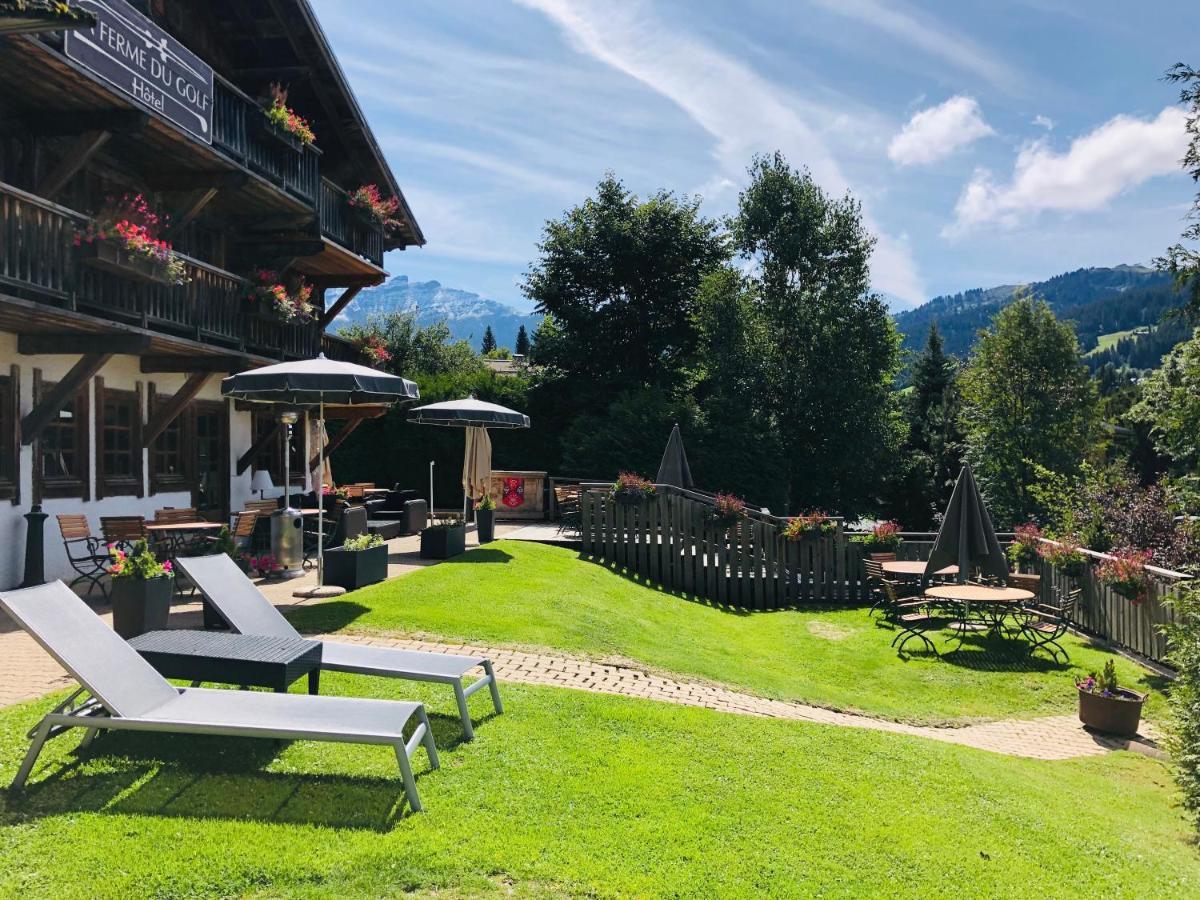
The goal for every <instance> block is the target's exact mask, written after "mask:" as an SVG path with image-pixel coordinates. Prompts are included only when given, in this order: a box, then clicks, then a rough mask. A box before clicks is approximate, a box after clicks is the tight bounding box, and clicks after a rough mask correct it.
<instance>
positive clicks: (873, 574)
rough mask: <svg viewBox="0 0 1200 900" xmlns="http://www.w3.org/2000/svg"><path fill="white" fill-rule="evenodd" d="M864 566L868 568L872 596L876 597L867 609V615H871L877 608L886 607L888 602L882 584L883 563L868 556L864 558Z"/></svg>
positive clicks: (868, 583)
mask: <svg viewBox="0 0 1200 900" xmlns="http://www.w3.org/2000/svg"><path fill="white" fill-rule="evenodd" d="M863 568H865V569H866V570H867V587H868V589H869V590H870V591H871V596H873V597H874V598H875V599H874V600H873V601H872V603H871V608H870V609H868V610H867V615H870V614H871V613H873V612H875V610H877V609H884V607H885V604H886V603H887V599H886V598H885V597H884V593H883V587H882V584H881V582H882V581H883V563H881V562H878V561H876V560H874V559H869V558H868V559H864V560H863Z"/></svg>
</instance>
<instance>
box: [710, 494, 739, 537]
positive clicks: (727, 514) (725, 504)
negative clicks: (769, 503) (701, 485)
mask: <svg viewBox="0 0 1200 900" xmlns="http://www.w3.org/2000/svg"><path fill="white" fill-rule="evenodd" d="M744 518H746V501H745V500H743V499H742V498H741V497H737V496H734V495H733V494H717V495H716V496H715V497H713V505H712V509H710V510H709V511H708V520H709V521H710V522H712V523H713V524H714V525H715V526H717V528H719V529H721V530H723V531H728V530H729V529H730V528H733V527H734V526H735V525H737V524H738V522H740V521H742V519H744Z"/></svg>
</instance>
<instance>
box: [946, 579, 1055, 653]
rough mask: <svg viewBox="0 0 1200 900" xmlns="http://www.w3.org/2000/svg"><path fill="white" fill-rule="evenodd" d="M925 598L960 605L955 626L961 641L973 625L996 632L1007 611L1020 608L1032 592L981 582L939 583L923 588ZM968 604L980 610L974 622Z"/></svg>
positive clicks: (1027, 600) (1030, 596)
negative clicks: (978, 617)
mask: <svg viewBox="0 0 1200 900" xmlns="http://www.w3.org/2000/svg"><path fill="white" fill-rule="evenodd" d="M925 597H926V598H927V599H929V600H942V601H945V602H948V603H954V604H957V605H958V606H961V607H962V617H961V618H960V619H959V621H958V622H957V623H956V626H957V627H956V628H955V632H956V636H957V637H958V642H959V643H960V644H961V643H962V639H963V635H964V634H965V633H966V632H967V631H970V630H971V629H972V627H973V626H982V627H983V628H984V629H986V630H987V631H988V633H989V634H990V633H993V632H997V631H1000V630H1001V628H1002V627H1003V625H1004V617H1005V616H1006V615H1008V614H1009V611H1010V610H1014V609H1020V607H1021V604H1023V603H1028V602H1029V601H1030V600H1032V599H1033V598H1034V594H1033V591H1026V590H1024V589H1022V588H1012V587H988V586H987V585H983V584H940V585H937V586H936V587H931V588H926V589H925ZM972 607H975V608H977V609H978V610H979V611H980V613H981V618H980V619H979V620H978V621H976V622H973V621H972V620H971V608H972Z"/></svg>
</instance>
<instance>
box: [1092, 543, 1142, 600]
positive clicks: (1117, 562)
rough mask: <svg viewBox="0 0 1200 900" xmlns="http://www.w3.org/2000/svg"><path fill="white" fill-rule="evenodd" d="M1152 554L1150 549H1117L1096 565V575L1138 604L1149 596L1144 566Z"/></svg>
mask: <svg viewBox="0 0 1200 900" xmlns="http://www.w3.org/2000/svg"><path fill="white" fill-rule="evenodd" d="M1153 558H1154V554H1153V553H1152V552H1151V551H1150V550H1118V551H1117V552H1115V553H1114V554H1113V555H1112V556H1110V557H1108V558H1107V559H1104V560H1102V561H1101V562H1100V565H1098V566H1097V567H1096V575H1097V577H1098V578H1099V579H1100V580H1101V581H1102V582H1104V583H1105V584H1107V585H1108V586H1109V587H1110V588H1111V589H1112V591H1113V593H1115V594H1119V595H1121V596H1122V597H1124V598H1125V599H1126V600H1128V601H1129V602H1130V603H1132V604H1133V605H1134V606H1139V605H1141V604H1142V603H1144V602H1145V600H1146V598H1147V597H1148V596H1150V587H1151V581H1150V575H1149V573H1147V572H1146V566H1147V565H1148V564H1149V563H1150V560H1151V559H1153Z"/></svg>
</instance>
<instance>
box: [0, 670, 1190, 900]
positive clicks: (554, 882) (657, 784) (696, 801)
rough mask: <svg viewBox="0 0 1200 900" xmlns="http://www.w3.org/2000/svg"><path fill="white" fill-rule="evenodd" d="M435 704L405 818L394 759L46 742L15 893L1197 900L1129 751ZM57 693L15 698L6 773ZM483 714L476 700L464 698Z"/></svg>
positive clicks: (314, 747) (1172, 831) (19, 813)
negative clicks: (428, 747)
mask: <svg viewBox="0 0 1200 900" xmlns="http://www.w3.org/2000/svg"><path fill="white" fill-rule="evenodd" d="M323 685H324V686H326V687H327V688H328V690H329V691H330V692H334V693H338V692H350V691H353V692H354V693H357V694H371V695H374V696H381V697H400V696H404V697H406V698H409V699H424V700H426V701H427V702H429V703H430V709H431V712H432V713H433V714H434V723H435V731H436V732H437V737H438V743H439V746H441V747H443V748H445V750H444V752H443V767H442V769H441V770H440V771H437V772H428V771H423V770H425V769H426V767H425V764H424V757H423V755H422V756H419V757H418V767H417V768H418V785H419V788H420V791H421V794H422V799H423V800H424V802H425V805H426V810H427V811H426V812H425V813H422V814H420V815H416V816H412V815H406V814H405V810H404V808H403V806H402V803H401V797H402V791H401V788H400V783H399V779H398V777H397V775H396V770H395V762H394V759H393V757H392V756H391V754H390V751H388V750H386V749H384V748H378V747H373V748H372V747H367V748H363V747H346V746H339V745H331V744H313V743H295V744H289V745H285V746H281V745H276V744H275V743H274V742H270V741H252V740H246V739H241V740H239V739H230V738H195V737H179V736H165V735H147V734H141V735H138V734H133V733H110V734H107V735H101V737H100V738H98V739H97V741H96V742H95V744H94V745H93V747H92V749H91V751H89V753H88V754H87V755H85V756H83V757H80V758H76V757H74V756H73V755H72V754H71V752H70V751H71V747H72V746H73V742H74V739H73V738H71V737H65V738H61V739H59V740H58V741H54V742H52V743H51V745H50V748H49V749H48V750H47V753H46V754H45V755H44V757H43V760H42V761H41V762H40V763H39V765H38V767H37V769H36V770H35V773H34V780H33V783H32V784H31V786H30V788H29V789H28V790H27V792H26V793H25V794H23V795H20V796H14V795H9V794H8V793H7V792H5V791H2V790H0V895H3V896H28V897H32V896H54V897H62V898H68V897H102V896H113V897H118V896H122V897H124V896H155V897H175V896H195V895H199V896H215V895H222V896H239V895H254V896H271V897H276V896H283V895H286V896H296V895H299V896H339V897H345V896H385V895H387V896H390V895H395V894H400V893H405V892H410V891H412V892H419V893H422V894H425V893H433V892H437V893H438V895H439V896H449V897H463V896H477V895H488V894H504V895H509V896H513V895H515V896H538V897H541V896H560V895H568V894H569V895H579V894H586V895H590V896H615V895H625V896H629V895H633V896H699V897H718V896H728V897H746V896H755V895H770V896H812V895H816V894H821V895H825V896H855V897H857V896H864V895H866V896H885V895H886V896H889V897H904V896H913V897H916V896H921V897H926V896H963V895H970V896H992V897H1025V896H1031V897H1032V896H1037V897H1059V896H1061V897H1068V896H1072V897H1074V896H1079V897H1096V896H1147V897H1149V896H1158V897H1183V896H1195V895H1196V893H1197V891H1198V890H1200V857H1198V856H1197V854H1196V852H1195V849H1194V847H1193V846H1192V845H1191V844H1190V843H1189V841H1188V834H1187V829H1186V827H1185V824H1184V822H1183V820H1182V818H1181V816H1180V814H1179V812H1178V810H1177V808H1176V807H1175V795H1174V792H1173V789H1172V788H1171V786H1170V777H1169V773H1168V772H1167V771H1166V769H1165V767H1164V766H1163V765H1162V764H1161V763H1158V762H1156V761H1153V760H1150V759H1147V758H1145V757H1141V756H1136V755H1133V754H1128V753H1120V754H1110V755H1108V756H1105V757H1101V758H1090V759H1085V760H1077V761H1070V762H1062V763H1045V762H1035V761H1029V760H1019V759H1013V758H1008V757H1002V756H998V755H995V754H989V753H986V752H982V751H974V750H969V749H965V748H961V747H955V746H951V745H945V744H940V743H936V742H930V741H923V740H921V739H918V738H909V737H904V736H898V735H890V734H879V733H875V732H869V731H859V730H856V729H842V728H831V727H824V726H818V725H811V724H807V723H799V722H782V721H775V720H768V719H756V718H752V717H745V716H735V715H727V714H722V713H715V712H711V711H708V710H702V709H692V708H688V707H680V706H673V705H668V704H659V703H652V702H649V701H643V700H635V699H628V698H620V697H610V696H604V695H598V694H587V693H581V692H576V691H568V690H562V689H554V688H544V687H542V688H535V687H520V686H508V687H507V688H506V700H507V705H508V712H507V713H506V714H505V715H503V716H497V717H489V718H487V719H486V720H484V721H481V722H480V724H479V728H478V738H477V740H476V741H475V742H473V743H472V744H467V745H463V744H459V745H454V743H453V742H454V739H455V737H456V736H457V734H458V724H457V721H456V717H455V715H454V710H453V701H452V699H451V697H450V694H449V692H447V691H445V690H444V689H443V690H438V689H436V688H435V687H432V686H419V685H413V684H411V683H398V682H389V681H387V680H383V679H356V678H354V677H353V676H336V675H330V676H328V677H327V678H326V679H323ZM51 702H52V700H51V699H50V698H47V699H46V700H43V701H40V702H38V703H36V704H28V705H25V706H23V707H17V708H12V709H8V710H4V711H3V712H0V780H3V782H4V783H7V781H8V780H9V779H10V778H11V777H12V774H13V770H14V768H15V766H16V764H17V760H18V759H19V757H20V754H21V752H22V750H23V749H24V746H25V738H24V733H25V731H26V730H27V729H28V728H29V727H30V726H31V725H32V724H33V723H34V722H35V721H36V719H37V717H38V715H40V714H41V712H43V711H44V710H45V709H46V708H48V706H49V705H50V703H51ZM473 707H474V709H475V710H476V711H482V710H484V709H486V708H487V704H486V700H485V699H483V696H482V695H481V699H478V700H476V701H473Z"/></svg>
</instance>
